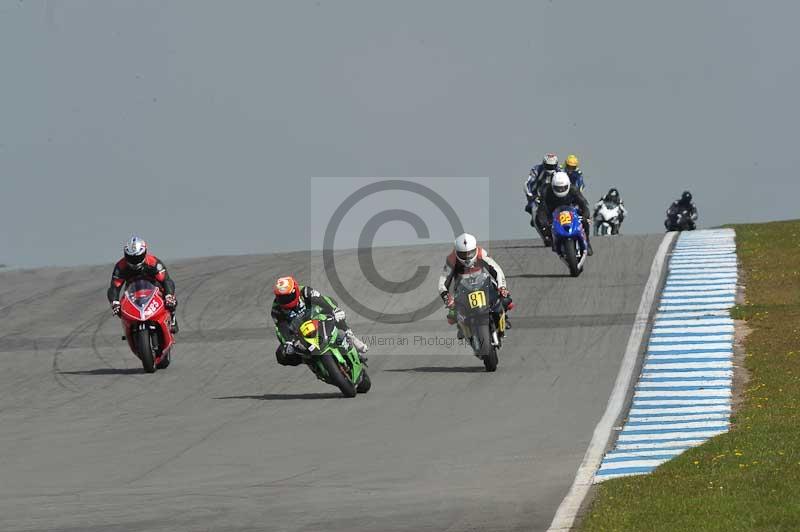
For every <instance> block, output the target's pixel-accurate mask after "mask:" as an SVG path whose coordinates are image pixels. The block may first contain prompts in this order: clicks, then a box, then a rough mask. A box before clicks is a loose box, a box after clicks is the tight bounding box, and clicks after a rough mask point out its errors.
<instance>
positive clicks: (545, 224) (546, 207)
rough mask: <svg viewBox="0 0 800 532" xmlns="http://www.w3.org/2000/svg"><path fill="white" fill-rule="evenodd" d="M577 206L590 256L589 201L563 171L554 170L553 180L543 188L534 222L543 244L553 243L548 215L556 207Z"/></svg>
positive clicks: (550, 244)
mask: <svg viewBox="0 0 800 532" xmlns="http://www.w3.org/2000/svg"><path fill="white" fill-rule="evenodd" d="M573 205H575V206H577V207H578V209H579V210H580V213H581V222H582V223H583V232H584V233H585V236H586V247H587V250H586V251H587V253H588V254H589V255H590V256H591V255H592V254H593V253H594V252H593V251H592V244H591V242H589V233H590V231H589V229H590V225H591V222H590V220H591V218H589V215H590V211H589V202H588V201H586V198H585V197H584V196H583V194H582V193H581V191H580V190H578V188H577V187H576V186H575V185H573V184H572V183H571V182H570V180H569V176H568V175H567V174H566V173H565V172H556V175H554V176H553V181H552V182H551V184H550V186H549V187H547V188H546V189H545V192H544V194H543V195H542V201H541V202H540V203H539V208H538V210H537V211H536V224H537V226H538V228H539V230H540V231H541V233H542V236H543V238H542V239H543V240H544V245H545V246H548V247H550V246H552V245H553V235H552V228H551V227H550V217H551V216H552V214H553V211H554V210H556V209H557V208H558V207H566V206H573Z"/></svg>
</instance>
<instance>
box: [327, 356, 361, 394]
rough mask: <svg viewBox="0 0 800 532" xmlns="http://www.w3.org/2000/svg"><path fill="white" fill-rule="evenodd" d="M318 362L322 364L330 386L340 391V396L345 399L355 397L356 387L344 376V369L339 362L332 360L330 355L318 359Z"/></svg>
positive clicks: (332, 357)
mask: <svg viewBox="0 0 800 532" xmlns="http://www.w3.org/2000/svg"><path fill="white" fill-rule="evenodd" d="M320 362H322V365H323V367H324V368H325V371H326V372H327V374H328V379H329V382H330V384H333V385H334V386H336V387H337V388H339V390H341V392H342V395H344V396H345V397H355V396H356V385H355V384H353V382H352V381H351V380H350V378H349V377H348V376H347V375H346V374H345V371H346V370H345V369H344V368H342V367H341V366H340V365H339V362H338V361H337V360H336V358H334V356H333V355H331V354H325V355H322V356H321V357H320Z"/></svg>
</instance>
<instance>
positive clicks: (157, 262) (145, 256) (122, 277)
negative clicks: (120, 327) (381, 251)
mask: <svg viewBox="0 0 800 532" xmlns="http://www.w3.org/2000/svg"><path fill="white" fill-rule="evenodd" d="M122 251H123V254H124V257H122V258H121V259H120V260H119V261H117V263H116V264H115V265H114V272H113V273H112V274H111V284H110V285H109V287H108V292H107V296H108V302H109V304H110V305H111V312H112V313H113V314H114V316H119V314H120V308H121V307H120V302H119V296H120V293H121V292H122V289H123V288H124V286H125V284H126V283H127V282H128V281H131V280H134V279H138V278H145V279H149V280H150V281H152V282H153V283H156V284H157V285H159V286H160V287H161V288H162V290H163V291H164V304H165V306H166V307H167V309H168V310H169V311H170V313H171V314H172V332H173V333H176V332H178V322H177V320H176V319H175V307H177V306H178V300H177V299H176V298H175V282H174V281H173V280H172V278H171V277H170V276H169V273H168V272H167V267H166V266H165V265H164V263H163V262H161V259H159V258H158V257H156V256H155V255H153V254H152V253H149V252H148V250H147V243H146V242H145V241H144V240H142V239H141V238H139V237H138V236H136V235H134V236H132V237H131V238H130V240H128V242H127V243H125V245H124V246H123V248H122Z"/></svg>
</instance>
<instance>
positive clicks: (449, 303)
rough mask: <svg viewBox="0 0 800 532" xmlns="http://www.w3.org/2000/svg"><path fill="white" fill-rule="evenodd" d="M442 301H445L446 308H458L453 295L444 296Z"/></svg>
mask: <svg viewBox="0 0 800 532" xmlns="http://www.w3.org/2000/svg"><path fill="white" fill-rule="evenodd" d="M442 299H443V300H444V306H445V307H447V308H453V307H454V306H456V300H455V299H453V295H452V294H445V295H444V296H442Z"/></svg>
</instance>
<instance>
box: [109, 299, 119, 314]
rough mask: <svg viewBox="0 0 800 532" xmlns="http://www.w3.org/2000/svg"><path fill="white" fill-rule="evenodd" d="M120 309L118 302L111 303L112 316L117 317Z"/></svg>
mask: <svg viewBox="0 0 800 532" xmlns="http://www.w3.org/2000/svg"><path fill="white" fill-rule="evenodd" d="M120 309H121V306H120V304H119V301H112V302H111V314H113V315H114V316H119V313H120Z"/></svg>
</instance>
